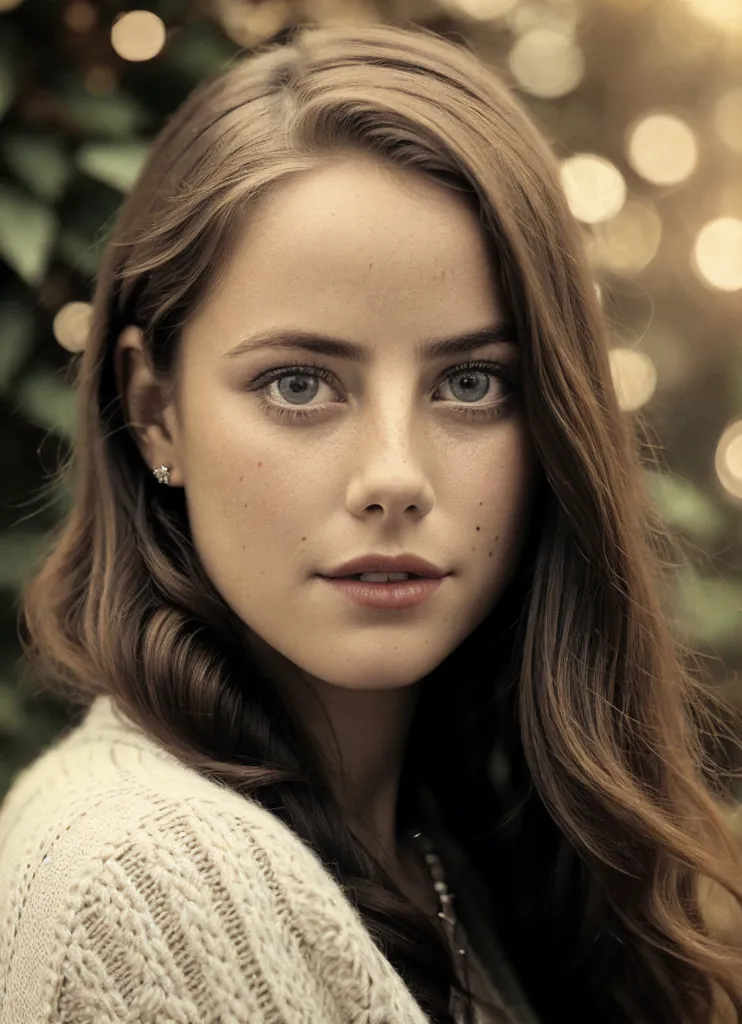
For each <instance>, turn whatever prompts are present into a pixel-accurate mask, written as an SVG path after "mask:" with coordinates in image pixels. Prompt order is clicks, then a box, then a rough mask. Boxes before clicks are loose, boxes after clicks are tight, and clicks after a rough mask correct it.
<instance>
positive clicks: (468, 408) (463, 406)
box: [248, 360, 518, 421]
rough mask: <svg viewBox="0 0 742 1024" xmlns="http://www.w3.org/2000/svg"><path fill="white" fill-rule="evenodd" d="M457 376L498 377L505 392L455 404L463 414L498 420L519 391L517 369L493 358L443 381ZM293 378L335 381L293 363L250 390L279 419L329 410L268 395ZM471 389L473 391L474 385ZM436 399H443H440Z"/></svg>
mask: <svg viewBox="0 0 742 1024" xmlns="http://www.w3.org/2000/svg"><path fill="white" fill-rule="evenodd" d="M456 377H459V378H461V379H464V380H465V379H467V378H470V379H475V378H477V377H480V378H482V380H484V379H486V378H487V377H489V378H495V379H497V380H499V381H500V382H501V383H502V384H503V386H504V389H505V394H504V396H503V397H500V398H498V399H497V401H495V402H492V401H490V402H487V403H486V404H477V405H469V404H468V403H465V402H461V403H459V404H458V405H456V404H455V405H454V407H453V409H452V410H451V411H452V413H453V414H454V415H461V416H464V417H470V418H476V419H480V418H486V419H489V420H493V419H497V418H498V417H499V416H501V415H502V414H503V413H504V412H505V411H506V408H507V406H508V405H509V404H510V400H511V399H512V397H513V395H514V394H515V392H516V391H517V390H518V387H517V382H516V379H515V373H514V371H513V370H512V369H511V368H510V367H508V366H505V365H504V364H503V363H498V362H494V361H485V360H474V361H471V362H468V363H461V364H459V365H458V366H455V367H453V369H451V370H449V371H448V373H447V374H446V377H445V378H444V381H443V382H442V383H446V382H447V381H448V380H449V379H450V378H456ZM291 378H294V379H301V378H309V379H315V380H324V381H327V382H328V383H331V382H332V381H333V380H334V375H333V374H332V373H330V372H329V371H328V370H326V369H325V368H324V367H322V366H320V365H319V364H318V363H311V364H309V365H307V364H300V363H292V364H290V365H288V366H281V367H275V368H274V369H272V370H267V371H266V372H265V373H262V374H260V376H259V377H257V378H256V379H255V380H254V381H252V382H251V384H250V385H249V388H248V390H250V391H255V392H256V396H255V397H256V399H257V401H258V403H259V405H260V407H261V408H262V409H264V410H265V411H266V412H267V413H268V414H269V415H271V416H276V417H277V418H278V419H287V420H294V421H296V420H307V419H312V418H313V417H315V416H318V415H321V414H323V413H325V412H326V411H327V406H326V405H320V406H312V407H311V408H306V409H305V408H299V407H295V406H291V405H281V404H279V403H278V402H276V401H275V399H274V398H272V397H271V398H269V397H268V389H269V388H270V387H271V386H272V385H273V384H275V383H277V382H280V381H283V380H287V379H291ZM441 386H442V385H439V386H438V388H437V389H436V393H437V392H438V391H439V390H440V387H441ZM470 390H472V391H474V390H475V388H472V389H470ZM488 391H489V388H487V392H488ZM296 395H298V396H303V392H298V391H297V392H296ZM284 397H285V396H284ZM437 401H440V399H438V400H437Z"/></svg>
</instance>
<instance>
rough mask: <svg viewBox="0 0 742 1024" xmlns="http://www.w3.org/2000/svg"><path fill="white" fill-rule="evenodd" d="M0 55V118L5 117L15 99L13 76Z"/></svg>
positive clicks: (11, 70)
mask: <svg viewBox="0 0 742 1024" xmlns="http://www.w3.org/2000/svg"><path fill="white" fill-rule="evenodd" d="M2 56H4V55H2V54H0V118H3V117H5V115H6V114H7V112H8V110H9V109H10V106H11V104H12V102H13V99H14V98H15V75H14V73H13V69H12V68H11V67H10V66H9V65H8V64H6V63H5V61H4V60H2V59H1V58H2Z"/></svg>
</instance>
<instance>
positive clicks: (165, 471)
mask: <svg viewBox="0 0 742 1024" xmlns="http://www.w3.org/2000/svg"><path fill="white" fill-rule="evenodd" d="M152 472H153V473H154V475H155V477H156V478H157V483H158V484H169V483H170V467H169V466H156V467H155V468H154V469H153V470H152Z"/></svg>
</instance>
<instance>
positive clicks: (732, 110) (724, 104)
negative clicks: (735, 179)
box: [714, 0, 742, 153]
mask: <svg viewBox="0 0 742 1024" xmlns="http://www.w3.org/2000/svg"><path fill="white" fill-rule="evenodd" d="M740 2H741V3H742V0H740ZM714 127H715V128H716V131H717V132H718V134H719V138H720V139H721V140H722V142H723V143H724V144H725V145H726V146H729V148H730V149H731V150H733V151H734V152H735V153H742V85H737V86H735V87H734V89H729V90H728V91H727V92H725V93H724V95H723V96H721V97H720V99H719V100H718V101H717V103H716V107H715V108H714Z"/></svg>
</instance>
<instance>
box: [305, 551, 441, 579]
mask: <svg viewBox="0 0 742 1024" xmlns="http://www.w3.org/2000/svg"><path fill="white" fill-rule="evenodd" d="M368 572H386V573H389V572H404V573H407V574H408V575H410V576H416V577H420V578H424V579H440V578H441V577H442V576H448V575H449V573H448V572H446V570H445V569H440V568H439V567H438V566H437V565H434V564H433V563H432V562H428V561H427V560H426V559H424V558H420V557H419V556H418V555H411V554H408V555H382V554H369V555H363V556H362V557H360V558H354V559H350V560H349V561H347V562H344V563H343V564H342V565H338V566H336V567H335V568H334V569H331V570H330V571H329V572H327V573H322V574H321V575H323V576H325V577H328V578H330V579H339V578H343V577H345V578H351V577H356V576H359V575H361V574H362V573H368Z"/></svg>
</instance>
